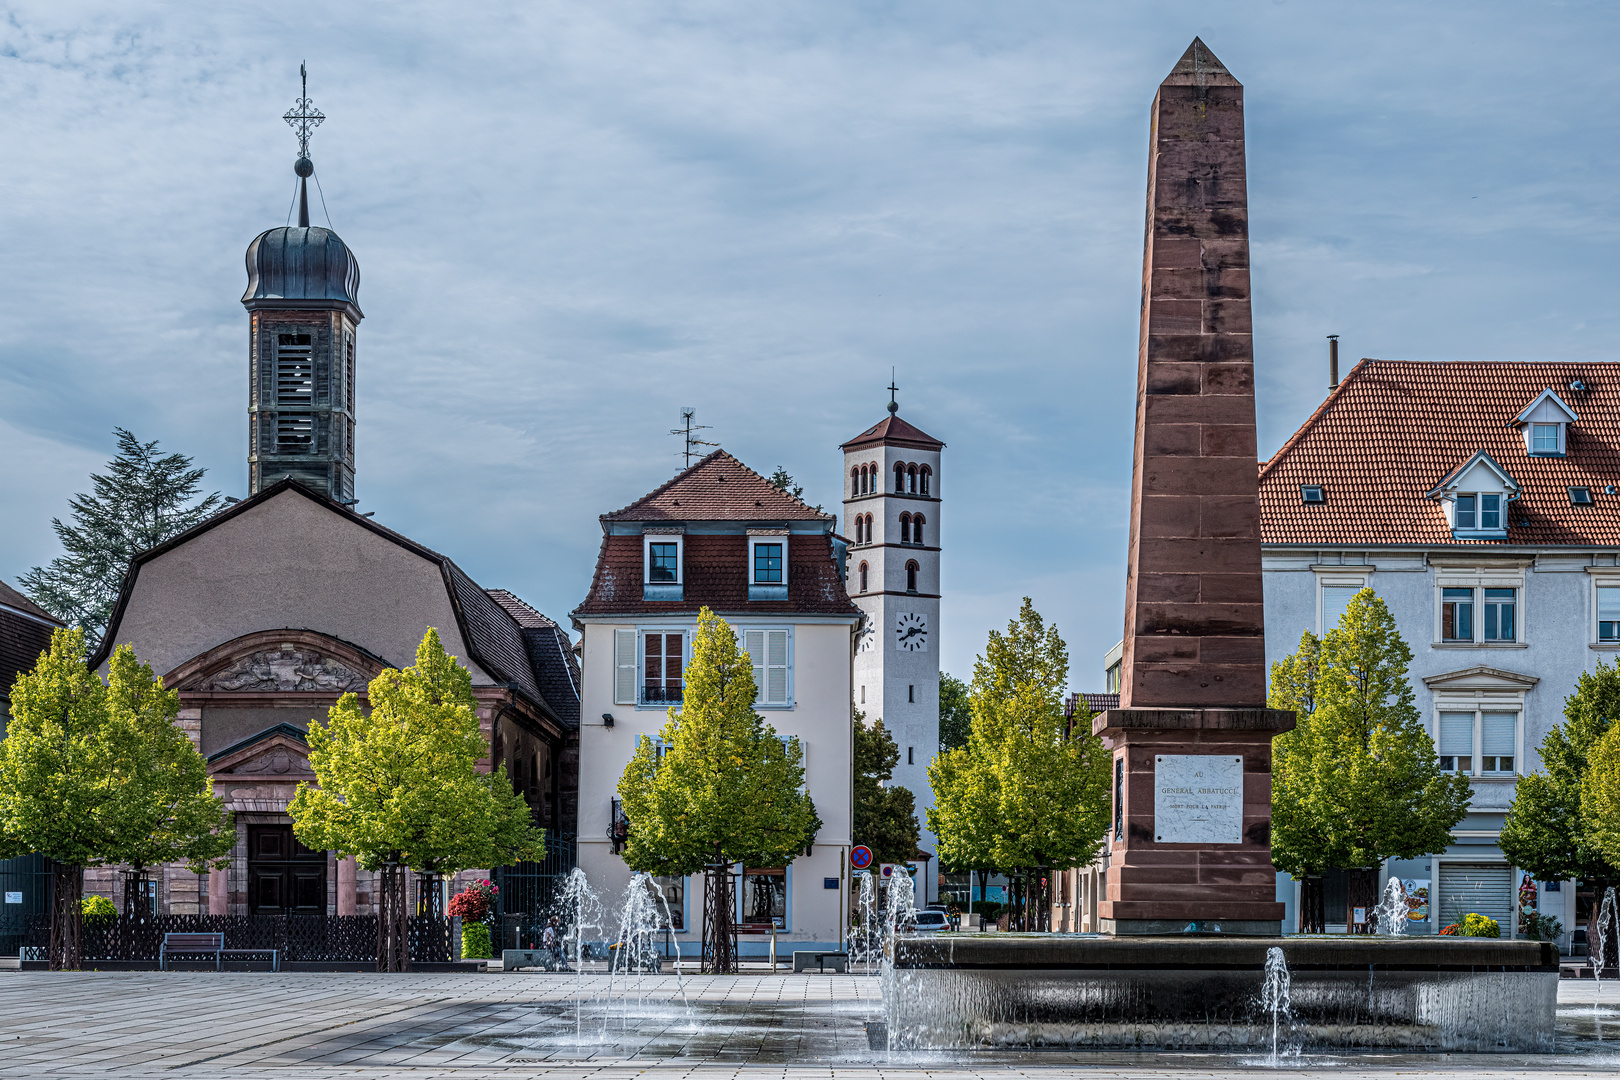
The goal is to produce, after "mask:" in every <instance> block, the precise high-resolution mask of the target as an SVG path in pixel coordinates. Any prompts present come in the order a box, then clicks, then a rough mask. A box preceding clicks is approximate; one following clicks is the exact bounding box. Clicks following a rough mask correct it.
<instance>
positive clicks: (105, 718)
mask: <svg viewBox="0 0 1620 1080" xmlns="http://www.w3.org/2000/svg"><path fill="white" fill-rule="evenodd" d="M84 658H85V641H84V631H83V630H81V629H79V628H77V627H74V628H71V629H67V630H57V631H56V632H55V633H53V634H52V635H51V647H50V650H49V651H48V652H46V653H45V654H44V655H42V656H41V657H40V658H39V663H38V664H36V665H35V666H34V668H33V670H32V671H27V672H23V673H21V674H19V675H18V676H17V681H16V683H15V684H14V685H13V686H12V690H11V723H10V726H9V727H8V729H7V732H6V738H5V741H4V742H0V836H3V838H4V842H3V850H0V855H4V856H6V857H12V856H17V855H25V854H27V853H29V852H35V851H37V852H39V853H40V854H41V855H44V856H45V857H46V858H48V859H51V860H53V862H54V864H55V865H54V867H53V874H54V878H55V880H54V882H53V886H54V896H53V903H52V906H51V941H50V948H49V956H48V958H49V960H50V966H51V970H53V971H59V970H62V969H64V968H65V969H75V968H77V967H78V966H79V958H80V941H81V937H80V928H81V912H80V902H81V899H82V897H83V894H84V868H85V867H86V866H95V865H97V864H99V863H101V862H102V861H103V860H104V859H105V858H106V855H107V852H108V851H110V850H111V849H112V848H113V846H114V844H115V841H116V839H117V837H116V833H115V830H114V827H113V823H112V821H111V820H109V817H110V815H109V814H108V813H107V812H106V811H107V807H108V805H109V804H110V803H111V802H112V794H113V790H114V788H115V786H116V783H117V780H116V778H115V771H114V768H113V765H114V762H115V760H116V758H117V754H118V747H117V738H116V735H115V733H114V732H113V731H112V730H111V722H110V718H109V710H108V707H107V687H106V685H105V684H104V683H103V682H102V681H101V680H100V679H99V678H98V677H97V676H96V674H95V673H94V672H92V671H91V670H90V669H89V668H88V667H87V666H85V662H84Z"/></svg>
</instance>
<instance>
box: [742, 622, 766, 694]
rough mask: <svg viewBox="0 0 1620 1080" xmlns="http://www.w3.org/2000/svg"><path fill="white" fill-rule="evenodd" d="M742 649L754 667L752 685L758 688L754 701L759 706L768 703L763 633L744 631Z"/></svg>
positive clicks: (759, 631) (760, 631)
mask: <svg viewBox="0 0 1620 1080" xmlns="http://www.w3.org/2000/svg"><path fill="white" fill-rule="evenodd" d="M743 648H744V649H745V650H746V651H747V653H748V660H749V662H750V663H752V664H753V665H754V685H755V686H757V687H759V696H758V697H757V698H755V699H754V700H755V701H757V702H758V703H759V704H761V705H764V704H767V703H768V699H767V696H766V693H765V631H763V630H744V631H743Z"/></svg>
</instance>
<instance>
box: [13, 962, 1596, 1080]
mask: <svg viewBox="0 0 1620 1080" xmlns="http://www.w3.org/2000/svg"><path fill="white" fill-rule="evenodd" d="M608 985H609V980H608V979H607V978H606V977H604V976H600V975H591V976H586V977H584V978H583V979H582V980H576V978H575V977H574V976H571V975H557V974H544V973H527V972H525V973H522V974H505V975H500V974H497V975H475V974H465V973H444V974H437V973H433V974H418V973H410V974H403V975H378V974H374V973H353V972H334V973H305V972H282V973H234V972H223V973H215V972H195V973H192V972H169V973H159V972H68V973H59V974H54V975H53V974H50V973H46V972H37V973H35V972H26V973H23V972H18V973H0V1077H54V1076H62V1077H70V1076H109V1075H110V1076H117V1077H120V1078H128V1080H151V1078H157V1077H166V1078H173V1080H194V1078H211V1077H220V1078H224V1077H230V1078H232V1080H258V1078H266V1080H268V1078H272V1077H273V1078H275V1080H294V1078H297V1080H302V1078H305V1077H309V1078H326V1077H334V1078H335V1077H347V1078H354V1080H381V1078H383V1077H389V1078H393V1077H411V1078H420V1080H434V1078H441V1077H442V1078H446V1080H450V1078H454V1080H473V1078H481V1077H500V1078H509V1080H522V1078H527V1077H546V1078H548V1080H885V1078H890V1077H892V1078H895V1080H980V1078H986V1080H990V1078H995V1080H1016V1078H1018V1077H1023V1076H1026V1075H1027V1076H1030V1077H1032V1078H1038V1080H1056V1078H1057V1077H1058V1076H1060V1075H1063V1076H1066V1075H1068V1074H1071V1073H1072V1074H1074V1075H1076V1076H1085V1077H1113V1076H1119V1077H1133V1078H1153V1077H1172V1076H1174V1077H1178V1078H1186V1077H1209V1078H1222V1077H1239V1076H1243V1077H1255V1076H1264V1075H1270V1076H1277V1077H1305V1076H1313V1077H1314V1076H1333V1077H1337V1078H1343V1080H1353V1078H1358V1077H1369V1078H1371V1077H1379V1078H1384V1077H1390V1076H1395V1075H1400V1076H1413V1075H1435V1076H1444V1075H1453V1074H1456V1075H1463V1074H1466V1075H1468V1076H1470V1077H1478V1078H1481V1080H1496V1078H1498V1077H1502V1078H1505V1077H1517V1076H1525V1075H1527V1074H1535V1075H1538V1076H1606V1075H1613V1074H1615V1073H1616V1072H1620V987H1616V986H1613V985H1610V986H1607V987H1596V986H1594V985H1593V984H1592V983H1589V982H1586V983H1580V982H1574V981H1566V982H1564V983H1561V984H1560V1035H1561V1039H1563V1041H1561V1043H1560V1051H1561V1052H1560V1053H1557V1054H1550V1055H1540V1056H1534V1055H1438V1054H1436V1055H1421V1054H1370V1053H1369V1054H1341V1055H1337V1056H1332V1057H1327V1056H1324V1057H1320V1058H1307V1059H1304V1060H1295V1061H1287V1060H1285V1061H1284V1062H1282V1063H1281V1064H1282V1066H1283V1067H1281V1068H1273V1067H1267V1065H1268V1063H1267V1062H1266V1061H1265V1060H1264V1059H1263V1058H1262V1057H1256V1056H1253V1055H1247V1056H1245V1055H1217V1054H1200V1053H1180V1052H1177V1053H1171V1052H1157V1053H1120V1052H1105V1051H1093V1052H1072V1051H1009V1052H1003V1051H975V1052H967V1053H954V1054H942V1053H936V1054H905V1055H902V1054H894V1055H888V1054H885V1053H884V1052H882V1051H874V1050H872V1049H871V1048H870V1046H869V1045H868V1042H867V1035H866V1030H865V1023H866V1021H867V1020H868V1019H871V1018H874V1017H876V1015H877V1014H878V1009H879V1006H880V1004H881V991H880V984H879V981H878V980H877V979H875V978H871V977H866V976H836V975H797V976H793V975H765V974H761V975H742V976H730V977H722V976H688V977H687V978H686V979H685V980H684V983H682V984H678V983H677V980H676V979H675V978H674V977H672V976H644V977H641V978H640V979H636V978H634V977H632V978H631V979H630V980H629V981H628V982H625V981H624V980H622V979H621V980H619V981H618V982H617V983H616V984H615V985H614V990H615V991H627V992H626V993H616V994H615V995H614V997H613V998H612V999H611V1000H609V999H608V997H607V996H606V993H605V991H606V990H607V989H608ZM579 986H583V987H584V989H585V990H586V993H587V995H588V996H587V999H586V1000H585V1001H584V1002H583V1003H582V1005H581V1007H580V1008H579V1009H578V1011H577V1019H576V1009H575V1004H574V993H575V990H576V987H579ZM682 989H684V991H685V1000H684V1001H683V1000H682V996H681V990H682ZM1600 998H1601V1001H1599V999H1600ZM1566 1035H1567V1036H1568V1038H1564V1036H1566ZM1610 1042H1612V1043H1613V1045H1614V1046H1615V1052H1614V1053H1612V1054H1611V1053H1609V1052H1608V1050H1607V1045H1608V1043H1610Z"/></svg>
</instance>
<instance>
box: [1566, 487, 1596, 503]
mask: <svg viewBox="0 0 1620 1080" xmlns="http://www.w3.org/2000/svg"><path fill="white" fill-rule="evenodd" d="M1569 504H1570V505H1571V506H1591V505H1592V489H1591V488H1589V487H1572V488H1570V489H1569Z"/></svg>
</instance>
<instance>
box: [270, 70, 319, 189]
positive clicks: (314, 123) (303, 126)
mask: <svg viewBox="0 0 1620 1080" xmlns="http://www.w3.org/2000/svg"><path fill="white" fill-rule="evenodd" d="M298 75H299V77H300V78H301V79H303V81H304V92H303V95H302V96H301V97H299V99H298V100H297V101H295V102H294V103H293V107H292V108H290V109H288V110H287V111H286V113H285V114H283V116H282V117H281V118H282V119H283V120H285V121H287V123H288V125H289V126H291V128H292V129H293V131H295V132H297V134H298V156H299V158H300V159H302V160H304V161H308V160H309V136H310V134H311V133H312V132H313V131H314V130H315V129H316V128H318V127H320V126H321V121H322V120H325V119H326V114H325V113H323V112H321V110H319V109H317V108H316V107H315V103H314V102H312V101H310V100H309V72H308V71H307V70H305V68H304V65H303V64H299V65H298ZM299 175H305V174H302V173H300V174H299Z"/></svg>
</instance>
